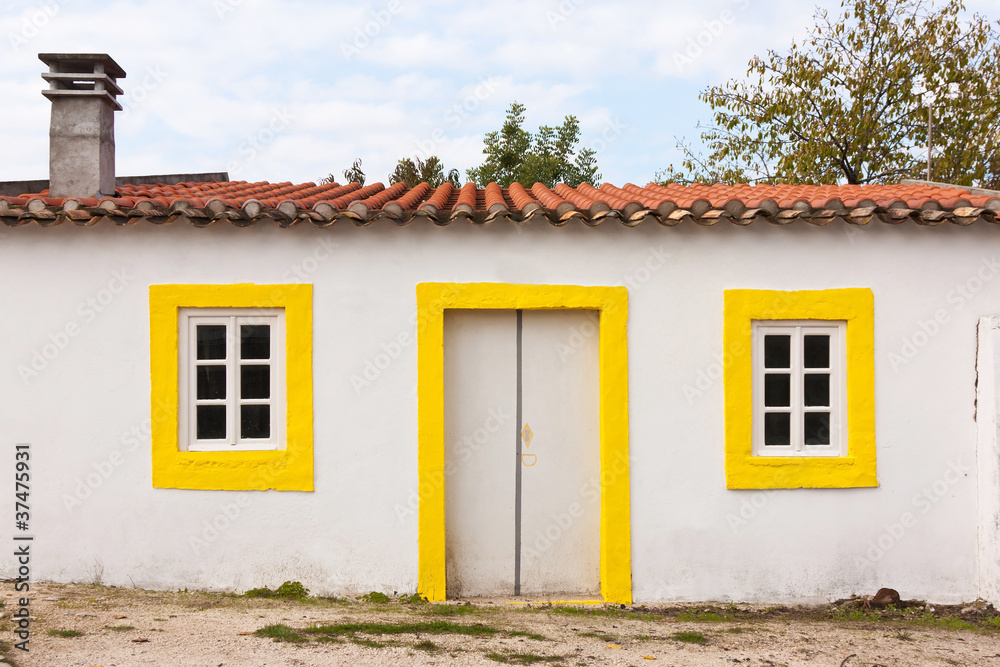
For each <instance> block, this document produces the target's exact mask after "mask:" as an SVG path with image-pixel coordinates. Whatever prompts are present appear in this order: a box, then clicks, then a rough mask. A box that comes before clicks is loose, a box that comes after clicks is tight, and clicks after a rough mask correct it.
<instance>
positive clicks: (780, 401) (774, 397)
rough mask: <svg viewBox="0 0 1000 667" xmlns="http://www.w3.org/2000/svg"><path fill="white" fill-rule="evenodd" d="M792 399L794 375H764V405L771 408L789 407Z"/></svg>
mask: <svg viewBox="0 0 1000 667" xmlns="http://www.w3.org/2000/svg"><path fill="white" fill-rule="evenodd" d="M791 399H792V376H791V375H788V374H787V373H775V374H771V375H765V376H764V405H766V406H767V407H769V408H787V407H789V406H790V405H791Z"/></svg>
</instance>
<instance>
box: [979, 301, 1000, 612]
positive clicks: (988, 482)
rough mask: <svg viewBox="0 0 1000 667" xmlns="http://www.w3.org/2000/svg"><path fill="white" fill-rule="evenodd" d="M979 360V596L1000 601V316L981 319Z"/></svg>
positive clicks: (998, 602)
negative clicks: (999, 387) (998, 387)
mask: <svg viewBox="0 0 1000 667" xmlns="http://www.w3.org/2000/svg"><path fill="white" fill-rule="evenodd" d="M978 334H979V335H978V341H979V350H978V355H977V356H978V358H977V359H976V371H977V377H978V382H977V383H976V423H977V428H978V431H979V432H978V455H977V457H976V466H977V471H976V473H977V475H976V476H977V486H978V492H979V518H978V521H979V536H978V537H979V539H978V543H979V554H978V560H979V581H978V588H979V597H981V598H983V599H984V600H987V601H989V602H991V603H993V604H994V605H998V604H1000V420H998V419H997V415H1000V392H998V391H997V386H998V380H1000V377H998V373H1000V316H993V317H983V318H981V319H980V320H979V332H978Z"/></svg>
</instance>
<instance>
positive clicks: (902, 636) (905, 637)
mask: <svg viewBox="0 0 1000 667" xmlns="http://www.w3.org/2000/svg"><path fill="white" fill-rule="evenodd" d="M896 639H898V640H900V641H904V642H912V641H913V635H911V634H910V633H909V632H907V631H906V630H903V629H902V628H896Z"/></svg>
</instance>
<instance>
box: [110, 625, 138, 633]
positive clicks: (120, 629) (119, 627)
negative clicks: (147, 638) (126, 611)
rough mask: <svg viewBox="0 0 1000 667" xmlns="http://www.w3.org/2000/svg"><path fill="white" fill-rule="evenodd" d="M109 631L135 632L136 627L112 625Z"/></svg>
mask: <svg viewBox="0 0 1000 667" xmlns="http://www.w3.org/2000/svg"><path fill="white" fill-rule="evenodd" d="M108 630H114V631H115V632H128V631H129V630H135V626H134V625H112V626H110V627H108Z"/></svg>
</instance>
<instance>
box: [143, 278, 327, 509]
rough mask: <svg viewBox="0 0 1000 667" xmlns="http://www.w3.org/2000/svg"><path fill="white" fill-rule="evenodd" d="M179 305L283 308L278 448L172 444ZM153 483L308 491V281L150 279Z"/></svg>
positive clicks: (310, 452)
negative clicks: (195, 448)
mask: <svg viewBox="0 0 1000 667" xmlns="http://www.w3.org/2000/svg"><path fill="white" fill-rule="evenodd" d="M181 308H283V309H284V311H285V383H286V391H285V400H286V422H285V429H286V430H285V436H286V437H285V447H284V449H280V450H274V451H213V452H187V451H180V448H179V447H178V414H179V412H178V408H179V386H178V364H179V363H183V362H182V360H180V359H179V357H178V342H179V341H178V321H179V314H180V313H179V311H180V309H181ZM149 344H150V381H151V384H150V386H151V392H150V399H151V422H152V467H153V486H154V487H156V488H163V489H216V490H229V491H248V490H264V489H276V490H279V491H312V490H313V386H312V285H302V284H295V285H252V284H238V285H150V287H149Z"/></svg>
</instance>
